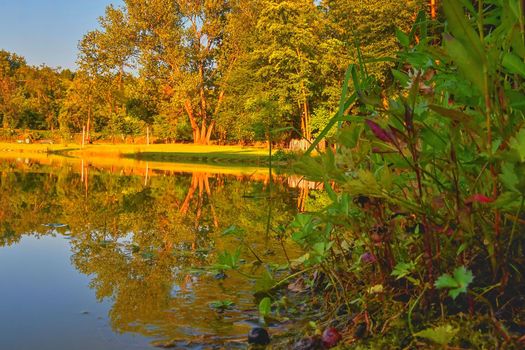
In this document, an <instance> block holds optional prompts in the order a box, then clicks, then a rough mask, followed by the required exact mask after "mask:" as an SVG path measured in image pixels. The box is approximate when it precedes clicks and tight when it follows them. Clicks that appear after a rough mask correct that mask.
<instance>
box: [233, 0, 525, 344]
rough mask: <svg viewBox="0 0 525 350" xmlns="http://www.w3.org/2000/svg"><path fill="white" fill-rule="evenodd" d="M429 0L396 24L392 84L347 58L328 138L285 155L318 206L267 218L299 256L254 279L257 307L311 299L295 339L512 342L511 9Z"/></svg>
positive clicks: (518, 268)
mask: <svg viewBox="0 0 525 350" xmlns="http://www.w3.org/2000/svg"><path fill="white" fill-rule="evenodd" d="M442 11H443V18H441V19H440V20H437V21H431V20H429V18H428V17H427V16H426V15H425V13H424V12H421V13H420V15H419V16H418V17H417V20H416V21H415V25H414V26H413V27H412V29H411V30H408V31H404V30H401V29H398V30H397V38H398V40H399V43H400V45H401V46H402V49H401V50H400V51H399V52H398V53H397V54H396V58H395V59H394V62H395V67H394V68H393V69H392V70H391V73H392V77H393V79H392V80H391V81H390V82H388V83H385V81H381V80H378V77H377V76H374V75H372V74H370V71H368V69H367V63H366V62H365V61H361V62H359V63H357V64H354V65H351V66H350V68H349V69H348V71H347V74H346V78H347V79H346V81H345V84H344V87H343V95H342V98H341V103H340V106H341V107H340V109H339V113H337V114H335V116H334V117H333V118H332V119H331V122H330V123H329V126H328V127H327V128H325V129H324V130H323V131H322V133H321V135H322V136H323V135H327V134H328V132H329V130H331V129H330V128H332V129H333V128H336V133H335V134H334V136H333V140H334V143H335V144H336V145H337V147H336V149H335V151H334V150H332V149H327V150H326V152H325V153H324V154H323V155H322V156H321V157H315V158H312V157H309V156H308V152H307V155H306V156H305V157H304V158H303V159H302V161H301V162H300V163H299V164H298V165H297V170H298V171H300V172H302V173H303V174H305V177H306V178H307V179H309V180H312V181H318V182H323V183H324V184H325V189H326V191H327V194H328V196H329V198H330V201H331V203H330V204H329V205H327V206H326V207H325V208H323V209H321V210H318V211H310V212H306V213H303V214H299V215H298V216H297V217H296V218H295V220H294V221H293V222H292V223H291V224H290V225H288V226H287V227H286V228H282V227H281V228H280V231H279V230H276V232H280V233H279V234H289V235H290V237H291V238H292V239H293V240H294V241H295V242H296V243H297V244H298V245H299V246H300V247H301V248H302V249H303V251H304V255H303V256H302V257H301V258H299V259H297V260H295V261H292V262H291V265H290V267H291V270H290V273H289V274H285V275H284V277H283V274H282V271H281V272H279V271H277V270H274V269H272V268H271V266H270V265H268V266H267V269H266V271H265V272H264V273H263V275H262V276H261V277H259V278H257V279H256V281H257V283H256V289H257V295H259V296H260V297H261V304H260V311H261V314H262V315H263V316H270V315H275V314H279V310H282V304H283V301H282V300H283V298H290V297H294V298H303V299H304V300H305V301H306V300H308V304H310V305H311V306H312V308H313V309H314V310H316V315H317V316H316V317H315V318H313V319H312V320H311V321H312V322H311V324H310V325H309V326H308V328H307V329H305V332H306V333H309V336H306V337H304V338H303V339H300V340H298V341H297V342H296V343H295V345H293V347H294V348H296V349H317V348H322V346H323V345H321V344H322V343H324V347H332V346H333V345H334V344H335V343H337V342H338V341H339V340H340V338H341V336H340V335H342V336H343V337H342V338H343V342H341V344H340V345H341V346H342V347H344V346H349V347H350V348H359V349H360V348H363V349H364V348H367V349H368V348H374V349H375V348H407V349H408V348H410V349H411V348H421V347H424V348H427V347H430V348H431V347H436V348H451V349H460V348H461V349H493V348H498V349H503V348H508V349H518V348H521V347H523V344H524V342H525V336H524V334H525V323H524V320H525V310H524V308H523V305H524V300H525V295H524V294H523V293H524V292H523V291H524V290H525V280H524V277H525V276H524V274H525V270H524V269H523V267H524V266H525V265H524V263H525V261H524V260H523V257H524V249H525V236H524V232H525V227H524V224H525V220H524V219H525V215H524V209H525V206H524V202H525V192H524V191H525V187H524V181H523V176H522V175H523V169H524V162H525V128H524V121H525V119H524V111H525V108H524V105H523V101H525V94H524V93H525V91H524V86H525V84H524V80H525V63H524V61H525V46H524V35H525V31H524V15H523V13H524V12H523V7H522V3H521V2H517V1H506V0H501V1H476V2H470V1H455V0H445V1H443V4H442ZM347 84H348V86H350V87H351V88H348V89H347ZM337 126H339V128H337ZM316 142H317V141H316ZM316 142H314V144H313V145H312V147H311V149H313V148H314V147H315V143H316ZM233 257H234V256H233ZM223 260H224V261H229V262H230V263H229V265H228V264H226V266H227V267H229V268H230V269H240V270H242V267H239V266H237V265H236V264H234V263H231V262H232V261H235V259H233V260H231V259H230V260H228V259H223ZM318 310H321V311H320V312H319V311H318ZM323 330H324V333H323V336H322V337H320V334H321V332H323ZM334 334H335V336H334ZM338 335H339V336H338ZM325 338H326V339H325ZM332 340H335V342H332ZM342 344H345V345H342ZM290 347H292V345H290Z"/></svg>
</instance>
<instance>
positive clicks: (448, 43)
mask: <svg viewBox="0 0 525 350" xmlns="http://www.w3.org/2000/svg"><path fill="white" fill-rule="evenodd" d="M444 42H445V49H446V51H447V53H448V55H449V57H450V58H451V59H452V60H453V61H454V63H456V65H457V66H458V68H459V71H460V72H461V74H462V75H463V76H464V77H465V78H466V79H467V80H469V81H470V82H471V83H472V84H474V86H475V87H476V88H477V90H478V91H479V92H483V91H484V90H485V84H484V78H483V65H482V64H481V62H479V61H477V60H476V59H475V58H474V57H473V56H472V52H471V51H469V50H468V49H467V48H465V47H464V46H463V44H462V43H461V42H460V41H458V40H457V39H455V38H453V37H451V36H447V35H445V36H444Z"/></svg>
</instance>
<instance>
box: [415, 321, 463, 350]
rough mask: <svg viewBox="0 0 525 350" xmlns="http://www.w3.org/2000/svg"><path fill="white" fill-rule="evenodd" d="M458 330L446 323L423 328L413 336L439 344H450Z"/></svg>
mask: <svg viewBox="0 0 525 350" xmlns="http://www.w3.org/2000/svg"><path fill="white" fill-rule="evenodd" d="M458 331H459V329H455V328H453V327H452V326H451V325H449V324H447V325H445V326H439V327H436V328H428V329H425V330H423V331H421V332H417V333H416V334H415V336H416V337H420V338H425V339H428V340H431V341H433V342H434V343H436V344H439V345H443V346H446V345H449V344H450V342H451V341H452V340H453V339H454V337H455V336H456V334H457V333H458Z"/></svg>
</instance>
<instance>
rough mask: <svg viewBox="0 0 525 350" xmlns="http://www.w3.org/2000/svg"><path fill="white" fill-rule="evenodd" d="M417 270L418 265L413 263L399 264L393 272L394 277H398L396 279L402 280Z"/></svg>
mask: <svg viewBox="0 0 525 350" xmlns="http://www.w3.org/2000/svg"><path fill="white" fill-rule="evenodd" d="M415 268H416V265H415V264H414V263H413V262H409V263H403V262H401V263H398V264H397V265H396V266H395V267H394V270H393V271H392V276H394V277H396V279H401V278H403V277H406V276H408V275H410V274H411V273H412V272H414V270H415Z"/></svg>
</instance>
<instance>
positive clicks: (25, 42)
mask: <svg viewBox="0 0 525 350" xmlns="http://www.w3.org/2000/svg"><path fill="white" fill-rule="evenodd" d="M110 3H113V4H116V5H120V4H122V1H121V0H0V49H4V50H7V51H11V52H15V53H17V54H19V55H21V56H24V57H25V59H26V60H27V62H28V63H29V64H31V65H40V64H42V63H45V64H47V65H48V66H51V67H59V66H60V67H62V68H72V69H74V68H75V67H76V64H75V61H76V59H77V44H78V41H79V40H80V39H81V38H82V36H83V35H84V34H85V33H86V32H88V31H89V30H93V29H95V28H97V26H98V22H97V20H98V17H100V16H102V15H103V14H104V9H105V7H106V6H107V5H109V4H110Z"/></svg>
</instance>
